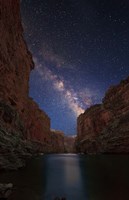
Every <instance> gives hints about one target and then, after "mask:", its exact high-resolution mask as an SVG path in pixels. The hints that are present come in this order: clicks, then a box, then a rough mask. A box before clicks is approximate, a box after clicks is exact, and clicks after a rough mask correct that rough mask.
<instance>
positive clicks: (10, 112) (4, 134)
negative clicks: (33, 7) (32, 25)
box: [0, 0, 51, 168]
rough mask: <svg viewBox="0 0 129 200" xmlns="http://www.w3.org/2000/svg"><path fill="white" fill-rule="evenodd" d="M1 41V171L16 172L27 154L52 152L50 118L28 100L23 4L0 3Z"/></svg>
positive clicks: (28, 60)
mask: <svg viewBox="0 0 129 200" xmlns="http://www.w3.org/2000/svg"><path fill="white" fill-rule="evenodd" d="M0 38H1V40H0V137H1V140H0V154H1V156H0V168H17V167H21V166H22V165H23V162H22V157H23V156H24V155H25V154H30V153H32V152H33V151H36V152H37V150H39V151H44V152H48V151H50V148H51V147H50V146H51V144H50V142H51V134H50V118H49V117H48V116H47V114H46V113H45V112H44V111H41V110H40V109H39V107H38V105H37V104H36V103H35V102H34V101H33V100H32V99H31V98H30V97H29V96H28V93H29V76H30V72H31V70H32V69H33V68H34V63H33V60H32V56H31V54H30V52H29V51H28V48H27V45H26V43H25V41H24V39H23V29H22V25H21V16H20V0H1V1H0ZM35 144H36V145H35ZM37 144H38V145H37ZM18 155H19V156H18ZM16 158H17V159H16ZM14 160H15V161H16V162H15V163H14ZM13 163H14V166H13Z"/></svg>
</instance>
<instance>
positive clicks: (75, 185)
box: [44, 154, 87, 200]
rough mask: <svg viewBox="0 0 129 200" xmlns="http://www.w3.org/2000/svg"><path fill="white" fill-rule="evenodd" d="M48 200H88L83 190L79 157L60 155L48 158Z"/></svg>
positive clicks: (46, 195) (46, 193)
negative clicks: (57, 199)
mask: <svg viewBox="0 0 129 200" xmlns="http://www.w3.org/2000/svg"><path fill="white" fill-rule="evenodd" d="M47 166H49V168H48V171H47V181H46V183H47V184H46V191H45V197H44V199H46V200H51V199H54V197H56V196H59V197H65V198H66V199H67V200H73V199H75V200H78V199H81V200H87V198H86V195H85V191H84V190H83V185H82V179H81V173H80V166H79V156H78V155H75V154H67V155H66V154H60V155H50V156H47Z"/></svg>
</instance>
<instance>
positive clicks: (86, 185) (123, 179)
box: [0, 154, 129, 200]
mask: <svg viewBox="0 0 129 200" xmlns="http://www.w3.org/2000/svg"><path fill="white" fill-rule="evenodd" d="M0 182H12V183H13V184H14V191H13V195H12V196H11V197H10V200H54V199H55V197H57V196H58V197H65V198H66V200H128V199H129V156H128V155H125V156H122V155H99V156H85V155H75V154H60V155H44V156H40V157H38V158H36V159H33V160H31V161H29V162H28V164H27V166H26V167H25V168H24V169H22V170H20V171H14V172H6V173H1V172H0Z"/></svg>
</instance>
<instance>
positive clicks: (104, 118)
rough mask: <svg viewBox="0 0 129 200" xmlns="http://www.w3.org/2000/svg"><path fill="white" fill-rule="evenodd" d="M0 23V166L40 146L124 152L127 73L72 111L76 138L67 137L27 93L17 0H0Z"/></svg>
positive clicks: (128, 129) (128, 138)
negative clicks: (95, 102) (97, 100)
mask: <svg viewBox="0 0 129 200" xmlns="http://www.w3.org/2000/svg"><path fill="white" fill-rule="evenodd" d="M0 27H1V28H0V38H1V42H0V169H17V168H20V167H22V166H24V165H25V160H26V158H29V157H31V156H32V155H34V154H36V153H40V152H43V153H64V152H75V151H76V152H79V153H128V152H129V77H128V78H127V79H126V80H123V81H121V83H120V84H119V85H117V86H112V87H110V88H109V90H108V91H107V92H106V95H105V97H104V99H103V101H102V104H98V105H93V106H91V107H90V108H88V109H87V110H86V111H85V112H84V114H81V115H80V116H79V117H78V119H77V137H76V139H75V137H67V136H65V135H64V133H63V132H61V131H55V130H51V120H50V118H49V116H48V115H47V114H46V113H45V112H44V111H43V110H41V109H40V108H39V106H38V104H37V103H36V102H35V101H34V100H33V99H32V98H31V97H29V77H30V73H31V70H33V69H34V62H33V59H32V56H31V53H30V52H29V50H28V47H27V44H26V42H25V40H24V37H23V27H22V23H21V15H20V1H19V0H8V1H3V0H2V1H1V2H0ZM75 148H76V150H75ZM14 161H15V162H14Z"/></svg>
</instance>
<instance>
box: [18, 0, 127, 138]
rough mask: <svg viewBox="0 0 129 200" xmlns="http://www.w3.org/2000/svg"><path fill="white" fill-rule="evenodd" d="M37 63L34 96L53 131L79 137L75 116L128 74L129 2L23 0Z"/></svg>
mask: <svg viewBox="0 0 129 200" xmlns="http://www.w3.org/2000/svg"><path fill="white" fill-rule="evenodd" d="M21 14H22V21H23V27H24V33H25V39H26V42H27V44H28V47H29V49H30V51H31V52H32V55H33V59H34V62H35V70H33V71H32V72H31V77H30V96H31V97H32V98H33V99H34V100H35V101H36V102H37V103H38V104H39V106H40V108H41V109H43V110H44V111H45V112H46V113H47V114H48V115H49V117H50V118H51V128H52V129H57V130H62V131H64V132H65V133H66V134H70V135H74V134H76V118H77V116H78V115H79V114H80V113H83V112H84V110H85V109H86V108H88V107H89V106H90V105H93V104H96V103H101V101H102V98H103V97H104V94H105V92H106V90H107V89H108V88H109V86H111V85H115V84H117V83H119V81H120V80H121V79H124V78H126V77H127V76H128V75H129V1H128V0H22V1H21Z"/></svg>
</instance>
